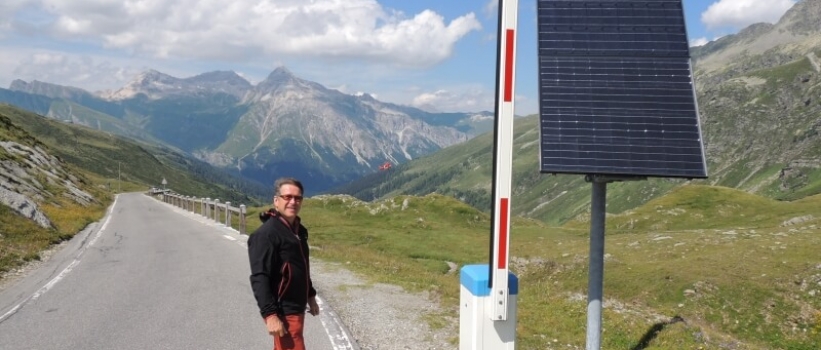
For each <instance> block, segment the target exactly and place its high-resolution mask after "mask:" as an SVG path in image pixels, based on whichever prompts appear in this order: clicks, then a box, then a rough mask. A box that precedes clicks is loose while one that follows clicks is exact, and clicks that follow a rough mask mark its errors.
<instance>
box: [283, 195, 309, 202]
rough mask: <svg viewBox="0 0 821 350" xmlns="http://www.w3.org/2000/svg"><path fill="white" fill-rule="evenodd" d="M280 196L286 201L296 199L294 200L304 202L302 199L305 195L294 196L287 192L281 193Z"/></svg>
mask: <svg viewBox="0 0 821 350" xmlns="http://www.w3.org/2000/svg"><path fill="white" fill-rule="evenodd" d="M279 198H282V199H283V200H285V201H286V202H290V201H291V200H292V199H293V200H294V202H302V199H303V198H304V197H302V196H294V195H291V194H286V195H279Z"/></svg>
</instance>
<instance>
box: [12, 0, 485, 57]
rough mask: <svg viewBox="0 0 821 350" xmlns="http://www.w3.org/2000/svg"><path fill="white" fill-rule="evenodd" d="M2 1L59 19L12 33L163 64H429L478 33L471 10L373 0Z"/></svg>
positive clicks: (18, 24) (18, 18) (22, 20)
mask: <svg viewBox="0 0 821 350" xmlns="http://www.w3.org/2000/svg"><path fill="white" fill-rule="evenodd" d="M2 1H3V2H4V5H0V10H5V11H0V12H5V13H14V11H15V10H18V9H20V8H22V7H23V5H26V4H27V5H28V6H29V7H34V8H35V9H36V10H37V11H40V12H41V13H43V14H46V15H50V16H51V17H53V18H54V19H53V20H51V21H50V22H49V23H46V24H45V25H43V24H42V23H39V24H38V23H28V22H26V21H25V18H24V16H19V15H18V16H15V18H14V21H15V24H16V27H36V28H37V29H39V31H40V33H43V34H47V35H50V36H52V37H56V38H61V39H72V40H81V41H86V42H92V43H98V44H101V45H103V46H105V47H108V48H116V49H121V50H124V51H126V52H130V53H137V54H142V55H148V56H152V57H160V58H163V57H172V58H183V59H202V58H206V59H218V60H226V61H247V60H249V59H255V58H260V56H266V57H268V59H271V58H273V57H279V56H282V55H293V56H299V57H304V56H310V57H320V58H337V57H342V58H365V59H368V60H371V61H376V62H381V63H390V64H399V65H402V66H411V67H425V66H430V65H434V64H436V63H438V62H441V61H442V60H445V59H447V58H448V57H450V55H451V54H452V51H453V47H454V45H455V44H456V42H457V41H459V40H460V39H461V38H463V37H464V36H465V35H467V34H468V33H470V32H472V31H475V30H479V29H481V25H480V23H479V21H478V20H477V19H476V18H475V15H474V14H473V13H468V14H465V15H463V16H460V17H458V18H455V19H453V20H451V21H450V22H447V21H446V20H445V18H443V17H442V16H441V15H439V14H437V13H436V12H433V11H431V10H425V11H422V12H420V13H418V14H416V15H415V16H413V17H405V16H404V15H403V14H402V13H401V12H399V11H392V10H387V9H385V8H383V7H382V6H381V5H380V4H379V3H378V2H377V1H376V0H315V1H310V2H308V1H303V0H234V1H201V0H176V1H166V0H122V1H101V0H71V1H69V0H11V1H12V2H13V4H10V3H6V1H9V0H2ZM18 14H19V11H18ZM12 16H13V15H12ZM4 18H5V19H8V18H9V15H0V20H2V19H4ZM4 22H5V21H4Z"/></svg>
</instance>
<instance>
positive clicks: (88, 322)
mask: <svg viewBox="0 0 821 350" xmlns="http://www.w3.org/2000/svg"><path fill="white" fill-rule="evenodd" d="M88 231H89V232H84V233H83V234H81V235H78V236H77V237H75V238H74V239H72V240H71V242H70V243H69V245H68V246H67V247H65V248H63V249H62V250H61V251H60V252H59V253H57V254H55V256H54V257H53V258H52V259H50V260H49V261H48V262H47V263H46V264H45V265H44V266H42V267H41V268H39V269H38V270H37V271H35V272H33V273H32V274H31V275H29V276H28V277H26V278H25V279H24V280H22V281H19V282H17V283H15V284H14V285H13V286H11V287H7V289H5V290H3V291H2V292H0V349H10V350H11V349H15V350H27V349H32V350H34V349H42V350H45V349H83V350H97V349H99V350H102V349H106V350H109V349H118V350H125V349H135V350H137V349H139V350H144V349H197V350H205V349H225V350H238V349H271V348H272V347H273V345H272V340H271V337H270V336H268V335H267V332H266V331H265V326H264V324H263V322H262V318H261V317H260V316H259V312H258V309H257V306H256V302H255V301H254V298H253V295H252V293H251V287H250V284H249V281H248V276H249V274H250V270H249V267H248V255H247V250H246V248H245V247H246V244H245V241H246V237H241V236H240V235H239V234H237V233H236V231H234V230H231V229H228V228H225V227H224V226H222V225H219V224H216V223H214V222H213V221H210V220H207V219H205V218H202V217H200V216H198V215H196V214H192V213H188V212H184V211H182V210H180V209H178V208H173V207H171V206H169V205H168V204H165V203H161V202H159V201H157V200H154V199H152V198H149V197H147V196H145V195H143V194H139V193H132V194H124V195H120V196H119V197H118V199H117V201H116V202H115V204H114V205H113V207H112V210H111V212H110V214H109V215H107V216H106V218H105V219H103V221H102V222H101V223H99V224H98V225H97V226H96V227H95V228H94V229H92V230H88ZM324 307H327V305H323V308H324ZM324 311H326V310H323V315H321V317H322V318H320V317H312V316H310V315H308V316H306V319H307V323H306V338H307V339H306V341H307V347H308V348H309V349H311V350H323V349H329V350H330V349H334V350H336V349H350V348H352V347H353V346H354V345H351V344H346V343H344V342H341V341H340V339H343V340H346V339H347V337H346V336H344V335H340V334H336V333H335V331H336V330H337V329H336V328H334V327H333V325H334V324H339V323H338V320H334V319H329V317H330V316H329V315H330V314H333V313H331V312H324ZM323 324H326V325H330V326H327V329H330V330H326V327H323ZM332 341H333V343H332ZM346 341H347V340H346Z"/></svg>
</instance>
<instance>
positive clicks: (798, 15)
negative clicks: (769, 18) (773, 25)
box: [778, 0, 821, 35]
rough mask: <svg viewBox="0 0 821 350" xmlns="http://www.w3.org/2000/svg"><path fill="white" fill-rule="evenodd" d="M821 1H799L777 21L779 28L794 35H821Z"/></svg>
mask: <svg viewBox="0 0 821 350" xmlns="http://www.w3.org/2000/svg"><path fill="white" fill-rule="evenodd" d="M819 18H821V0H800V1H799V2H797V3H796V4H795V5H794V6H793V7H792V8H790V9H789V10H788V11H787V13H785V14H784V16H783V17H782V18H781V20H780V21H779V23H778V24H779V26H781V27H784V28H786V29H787V30H789V31H790V32H792V33H794V34H802V35H809V34H815V33H821V21H819Z"/></svg>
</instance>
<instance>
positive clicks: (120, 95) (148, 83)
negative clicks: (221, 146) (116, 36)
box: [100, 70, 251, 101]
mask: <svg viewBox="0 0 821 350" xmlns="http://www.w3.org/2000/svg"><path fill="white" fill-rule="evenodd" d="M249 89H251V83H249V82H248V81H247V80H245V79H244V78H242V77H240V76H239V75H238V74H237V73H235V72H232V71H214V72H208V73H204V74H200V75H197V76H194V77H190V78H185V79H180V78H175V77H172V76H170V75H167V74H164V73H160V72H158V71H155V70H148V71H146V72H143V73H141V74H139V75H138V76H137V77H136V78H135V79H134V80H132V81H131V82H130V83H128V84H127V85H126V86H124V87H122V88H120V89H117V90H115V91H107V92H103V93H101V94H100V96H101V97H102V98H104V99H106V100H111V101H122V100H127V99H131V98H135V97H136V96H138V95H144V96H145V97H147V98H148V99H151V100H157V99H165V98H169V97H173V96H192V95H210V94H218V93H223V94H227V95H231V96H234V97H236V98H238V99H239V98H242V96H244V95H245V93H246V92H247V91H248V90H249Z"/></svg>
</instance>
